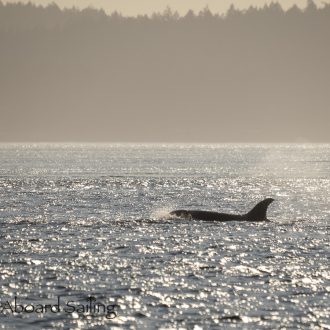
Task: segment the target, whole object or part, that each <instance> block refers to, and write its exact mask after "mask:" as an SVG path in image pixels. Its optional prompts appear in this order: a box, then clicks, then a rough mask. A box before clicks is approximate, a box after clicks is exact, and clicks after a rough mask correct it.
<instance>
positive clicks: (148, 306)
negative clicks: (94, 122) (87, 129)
mask: <svg viewBox="0 0 330 330" xmlns="http://www.w3.org/2000/svg"><path fill="white" fill-rule="evenodd" d="M329 159H330V147H329V145H325V144H324V145H312V144H306V145H235V144H228V145H125V144H116V145H110V144H78V145H77V144H58V145H54V144H49V145H47V144H41V145H40V144H35V145H33V144H2V145H0V164H1V165H0V226H1V234H0V243H1V250H0V265H1V267H0V272H1V277H0V290H1V303H3V302H4V301H5V300H9V301H11V302H12V301H13V300H14V297H15V295H16V296H18V298H19V301H20V302H21V303H26V304H27V303H29V302H30V303H31V301H32V302H35V303H36V302H38V303H44V304H47V303H48V304H49V303H55V302H56V299H57V296H59V295H60V296H61V297H62V298H61V299H62V301H63V302H64V301H65V300H68V299H71V300H74V301H79V302H86V298H87V297H88V296H93V297H95V298H96V299H97V300H98V301H103V302H107V303H112V304H117V305H119V307H118V308H117V314H118V315H117V317H116V318H114V319H112V320H108V319H106V318H105V317H104V316H102V315H101V316H100V315H96V316H95V315H94V316H90V315H88V313H85V314H81V315H79V314H77V313H64V312H63V311H62V312H61V313H44V314H40V315H37V314H35V313H31V314H24V315H22V314H18V315H11V314H8V313H7V314H6V313H5V314H6V315H0V316H1V324H2V327H3V328H5V329H13V328H17V329H19V328H22V329H23V328H24V329H26V328H27V327H29V329H39V328H40V327H43V328H55V329H69V328H81V329H90V328H92V327H97V328H98V329H110V328H111V329H113V328H115V327H117V328H119V329H128V328H130V329H131V328H133V329H147V328H150V329H155V328H161V329H167V328H175V327H182V328H184V329H198V327H202V328H205V329H219V328H238V329H241V328H252V327H256V328H267V329H269V328H273V329H274V328H278V327H280V326H284V327H288V328H301V329H302V328H322V327H326V326H327V324H328V325H329V319H328V315H329V288H330V269H329V263H328V258H329V224H330V212H329V202H330V196H329V191H330V177H329V173H330V162H329ZM265 197H272V198H274V199H275V202H274V203H273V204H271V206H270V207H269V210H268V218H269V219H270V220H271V222H269V223H242V222H235V221H234V222H230V223H211V222H198V221H191V220H178V219H170V218H169V217H168V213H169V212H170V211H171V210H173V209H175V208H189V209H204V210H214V211H220V212H227V213H245V212H247V211H249V210H250V209H251V208H252V207H253V206H254V205H255V204H256V203H257V202H258V201H260V200H262V199H263V198H265ZM0 314H1V313H0Z"/></svg>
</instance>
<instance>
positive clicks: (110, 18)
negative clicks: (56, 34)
mask: <svg viewBox="0 0 330 330" xmlns="http://www.w3.org/2000/svg"><path fill="white" fill-rule="evenodd" d="M329 8H330V4H324V6H323V7H322V8H317V6H316V5H315V3H314V2H313V0H307V5H306V7H305V9H304V10H301V9H300V8H298V7H297V6H296V5H294V6H293V7H291V8H290V9H288V10H287V11H284V10H283V9H282V7H281V5H280V4H279V3H274V2H272V3H270V4H267V5H265V6H264V7H263V8H256V7H252V6H251V7H249V8H248V9H246V10H238V9H236V8H235V6H234V5H231V6H230V8H229V9H228V11H227V13H226V14H224V15H218V14H213V13H212V12H211V11H210V9H209V8H208V7H205V8H204V9H203V10H201V11H200V12H199V13H195V12H194V11H192V10H189V11H188V12H187V13H186V14H185V15H183V16H180V15H179V14H178V12H177V11H173V10H172V9H171V8H170V7H167V8H166V9H165V10H164V12H162V13H154V14H152V15H151V16H147V15H138V16H137V17H125V16H123V15H122V14H121V13H118V12H116V11H115V12H113V13H112V14H110V15H107V14H106V13H105V12H104V10H102V9H101V10H99V9H94V8H92V7H89V8H86V9H82V10H79V9H77V8H75V7H73V8H71V9H63V10H61V9H60V8H59V7H58V5H57V4H56V3H52V4H50V5H48V6H38V5H34V4H32V3H27V4H23V3H19V2H18V3H6V4H4V3H2V2H1V1H0V28H6V29H15V30H17V29H33V28H36V27H44V28H55V27H63V26H66V25H72V24H77V23H79V22H87V21H90V22H93V23H100V22H103V23H106V22H110V23H111V22H130V23H134V22H139V23H141V22H148V21H152V22H154V23H155V22H168V23H173V22H185V21H200V20H203V21H217V22H220V23H221V22H224V21H226V20H232V19H242V20H244V21H246V20H249V19H253V18H257V19H260V20H263V18H264V19H271V20H276V19H281V18H282V17H283V16H286V17H289V18H290V19H294V18H295V17H298V16H299V15H302V16H310V15H324V14H325V13H329V11H330V9H329Z"/></svg>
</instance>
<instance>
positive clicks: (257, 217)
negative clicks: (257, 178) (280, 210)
mask: <svg viewBox="0 0 330 330" xmlns="http://www.w3.org/2000/svg"><path fill="white" fill-rule="evenodd" d="M273 201H274V199H273V198H266V199H264V200H263V201H261V202H259V203H258V204H257V205H256V206H255V207H254V208H253V209H252V210H251V211H250V212H249V213H247V214H245V218H246V220H247V221H267V208H268V206H269V204H270V203H272V202H273Z"/></svg>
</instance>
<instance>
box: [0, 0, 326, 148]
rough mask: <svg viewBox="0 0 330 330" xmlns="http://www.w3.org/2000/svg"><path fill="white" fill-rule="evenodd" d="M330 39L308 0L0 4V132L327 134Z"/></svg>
mask: <svg viewBox="0 0 330 330" xmlns="http://www.w3.org/2000/svg"><path fill="white" fill-rule="evenodd" d="M329 40H330V5H324V6H323V7H322V8H317V7H316V6H315V4H314V3H313V2H312V1H308V3H307V6H306V8H305V9H303V10H301V9H299V8H298V7H292V8H291V9H289V10H288V11H283V10H282V8H281V7H280V5H278V4H276V3H273V4H271V5H269V6H265V7H263V8H253V7H251V8H249V9H248V10H245V11H239V10H236V9H235V8H234V6H232V7H231V8H230V9H229V10H228V12H227V13H226V15H216V14H212V13H211V12H210V11H209V10H208V9H207V8H205V9H204V10H203V11H201V12H199V13H194V12H192V11H189V12H188V13H187V14H186V15H184V16H179V15H178V14H177V13H176V12H175V11H172V10H171V9H169V8H168V9H167V10H166V11H165V12H163V13H158V14H157V13H156V14H154V15H152V16H137V17H123V16H121V15H120V14H119V13H117V12H114V13H113V14H111V15H107V14H106V13H105V12H104V11H102V10H95V9H92V8H88V9H85V10H77V9H74V8H72V9H63V10H61V9H60V8H59V7H58V6H57V5H55V4H53V5H50V6H47V7H41V6H35V5H32V4H28V5H23V4H19V3H18V4H3V3H1V2H0V114H1V121H0V140H31V141H38V140H50V141H54V140H56V141H62V140H63V141H67V140H88V141H132V140H133V141H197V142H198V141H200V142H222V141H247V142H249V141H251V142H252V141H300V140H301V141H329V140H330V137H329V131H330V130H329V122H330V62H329V59H330V41H329ZM146 123H147V125H146ZM91 128H94V129H91ZM95 128H97V129H96V130H95Z"/></svg>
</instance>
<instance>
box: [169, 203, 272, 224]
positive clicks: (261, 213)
mask: <svg viewBox="0 0 330 330" xmlns="http://www.w3.org/2000/svg"><path fill="white" fill-rule="evenodd" d="M273 201H274V199H273V198H266V199H264V200H263V201H261V202H259V203H258V204H257V205H256V206H255V207H254V208H253V209H252V210H251V211H250V212H248V213H246V214H227V213H218V212H211V211H200V210H174V211H172V212H170V215H171V216H175V217H178V218H180V219H193V220H201V221H220V222H225V221H249V222H259V221H269V220H268V219H267V214H266V213H267V208H268V206H269V204H271V203H272V202H273Z"/></svg>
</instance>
